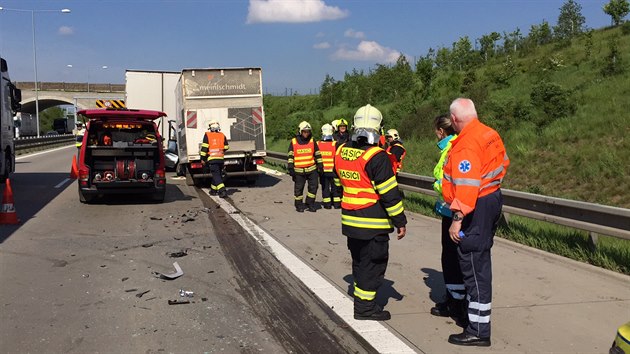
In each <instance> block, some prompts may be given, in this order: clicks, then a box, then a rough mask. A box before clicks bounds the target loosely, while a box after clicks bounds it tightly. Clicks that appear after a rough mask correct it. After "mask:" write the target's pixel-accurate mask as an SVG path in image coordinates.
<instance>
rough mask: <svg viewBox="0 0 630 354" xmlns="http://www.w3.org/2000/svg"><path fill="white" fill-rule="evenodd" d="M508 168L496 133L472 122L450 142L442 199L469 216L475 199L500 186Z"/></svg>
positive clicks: (508, 161) (505, 156)
mask: <svg viewBox="0 0 630 354" xmlns="http://www.w3.org/2000/svg"><path fill="white" fill-rule="evenodd" d="M509 165H510V159H509V158H508V156H507V153H506V151H505V146H504V145H503V140H501V137H500V136H499V134H498V133H497V132H496V131H495V130H494V129H492V128H490V127H488V126H486V125H484V124H483V123H481V122H480V121H479V120H478V119H475V120H473V121H472V122H470V123H469V124H468V125H467V126H466V127H464V129H462V131H461V132H460V134H459V136H458V137H457V139H454V140H452V141H451V151H450V152H449V153H448V157H447V159H446V163H445V164H444V177H443V179H442V195H443V197H444V200H445V201H446V202H447V203H449V204H450V205H451V210H453V211H454V210H459V211H461V212H462V213H463V214H464V215H467V214H470V213H471V212H472V211H473V210H474V209H475V205H476V203H477V199H478V198H480V197H483V196H486V195H488V194H490V193H492V192H494V191H496V190H497V189H499V188H500V187H501V182H502V181H503V177H504V176H505V173H506V172H507V168H508V166H509Z"/></svg>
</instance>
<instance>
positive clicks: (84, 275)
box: [82, 274, 90, 278]
mask: <svg viewBox="0 0 630 354" xmlns="http://www.w3.org/2000/svg"><path fill="white" fill-rule="evenodd" d="M82 277H84V278H89V277H90V275H89V274H83V275H82Z"/></svg>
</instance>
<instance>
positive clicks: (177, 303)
mask: <svg viewBox="0 0 630 354" xmlns="http://www.w3.org/2000/svg"><path fill="white" fill-rule="evenodd" d="M168 304H169V305H183V304H190V301H188V300H168Z"/></svg>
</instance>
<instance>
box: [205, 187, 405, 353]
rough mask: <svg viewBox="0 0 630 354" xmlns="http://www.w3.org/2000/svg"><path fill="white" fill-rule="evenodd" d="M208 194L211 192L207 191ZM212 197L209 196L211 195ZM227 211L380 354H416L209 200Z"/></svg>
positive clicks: (231, 209)
mask: <svg viewBox="0 0 630 354" xmlns="http://www.w3.org/2000/svg"><path fill="white" fill-rule="evenodd" d="M204 191H205V192H206V193H208V192H209V190H206V189H204ZM208 194H209V193H208ZM210 198H212V200H214V201H215V202H216V203H217V204H219V205H220V206H221V208H222V209H223V210H225V211H226V212H227V213H228V214H230V216H231V217H232V219H234V221H236V222H237V223H239V224H240V225H241V226H242V227H243V229H245V230H246V231H247V233H248V234H249V235H250V236H251V237H253V238H254V239H255V240H256V241H257V242H259V243H260V244H262V245H266V246H267V247H269V248H270V249H271V252H272V253H273V255H274V256H276V258H277V259H278V260H279V261H280V263H282V264H283V265H284V266H285V267H286V268H287V269H288V270H289V271H291V272H292V273H293V275H295V276H296V277H297V278H298V279H300V280H301V281H302V283H304V285H305V286H306V287H308V288H309V289H310V290H311V291H312V292H313V293H314V294H315V295H317V297H319V298H320V299H321V300H322V301H323V302H324V303H325V304H326V305H328V306H329V307H330V308H331V309H332V310H333V311H334V312H335V313H336V314H337V315H338V316H339V317H341V318H342V319H343V320H344V321H346V323H348V325H350V327H352V329H353V330H354V331H355V332H357V333H358V334H359V335H360V336H362V337H363V338H364V339H365V340H366V341H367V342H368V343H370V345H372V347H374V349H376V351H378V352H379V353H415V351H414V350H413V349H412V348H411V347H409V346H408V345H407V344H405V342H403V341H402V340H401V339H400V338H398V337H396V336H395V335H394V334H393V333H392V332H390V331H389V330H388V329H387V327H385V326H384V325H383V324H381V323H379V322H376V321H357V320H355V319H354V304H353V300H352V299H350V298H349V297H348V296H347V295H346V294H345V293H344V292H342V291H340V290H339V289H338V288H336V287H335V286H334V285H332V284H330V283H329V282H328V281H327V280H326V279H324V277H322V276H321V275H320V274H318V273H317V272H315V271H314V270H313V269H311V267H309V266H308V265H307V264H306V263H304V262H302V260H300V259H299V258H298V257H297V256H296V255H294V254H293V253H291V251H289V250H288V249H287V248H285V247H284V246H283V245H282V244H280V243H279V242H278V241H276V239H274V238H273V237H272V236H271V235H269V234H268V233H267V232H265V231H264V230H263V229H261V228H260V227H259V226H258V225H256V224H255V223H254V222H252V221H251V220H249V218H247V217H246V216H244V215H242V214H241V213H240V212H239V211H238V210H237V209H236V208H235V207H234V206H232V204H230V203H228V202H227V201H226V200H225V199H222V198H219V197H217V196H210Z"/></svg>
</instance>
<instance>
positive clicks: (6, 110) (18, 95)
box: [0, 58, 22, 183]
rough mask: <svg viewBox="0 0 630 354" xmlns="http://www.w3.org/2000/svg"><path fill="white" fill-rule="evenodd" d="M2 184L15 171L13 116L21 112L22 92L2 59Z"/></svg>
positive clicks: (0, 165)
mask: <svg viewBox="0 0 630 354" xmlns="http://www.w3.org/2000/svg"><path fill="white" fill-rule="evenodd" d="M0 81H1V82H0V129H1V130H2V132H1V133H0V182H2V183H4V182H5V181H6V180H7V178H9V174H10V173H11V172H13V171H14V169H15V145H14V144H13V138H14V134H15V132H14V126H13V116H14V115H15V114H16V113H17V112H19V111H20V109H21V105H20V101H21V100H22V92H21V91H20V90H19V89H17V88H16V87H15V85H13V83H12V82H11V79H10V78H9V66H8V65H7V61H6V60H4V58H0Z"/></svg>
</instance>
